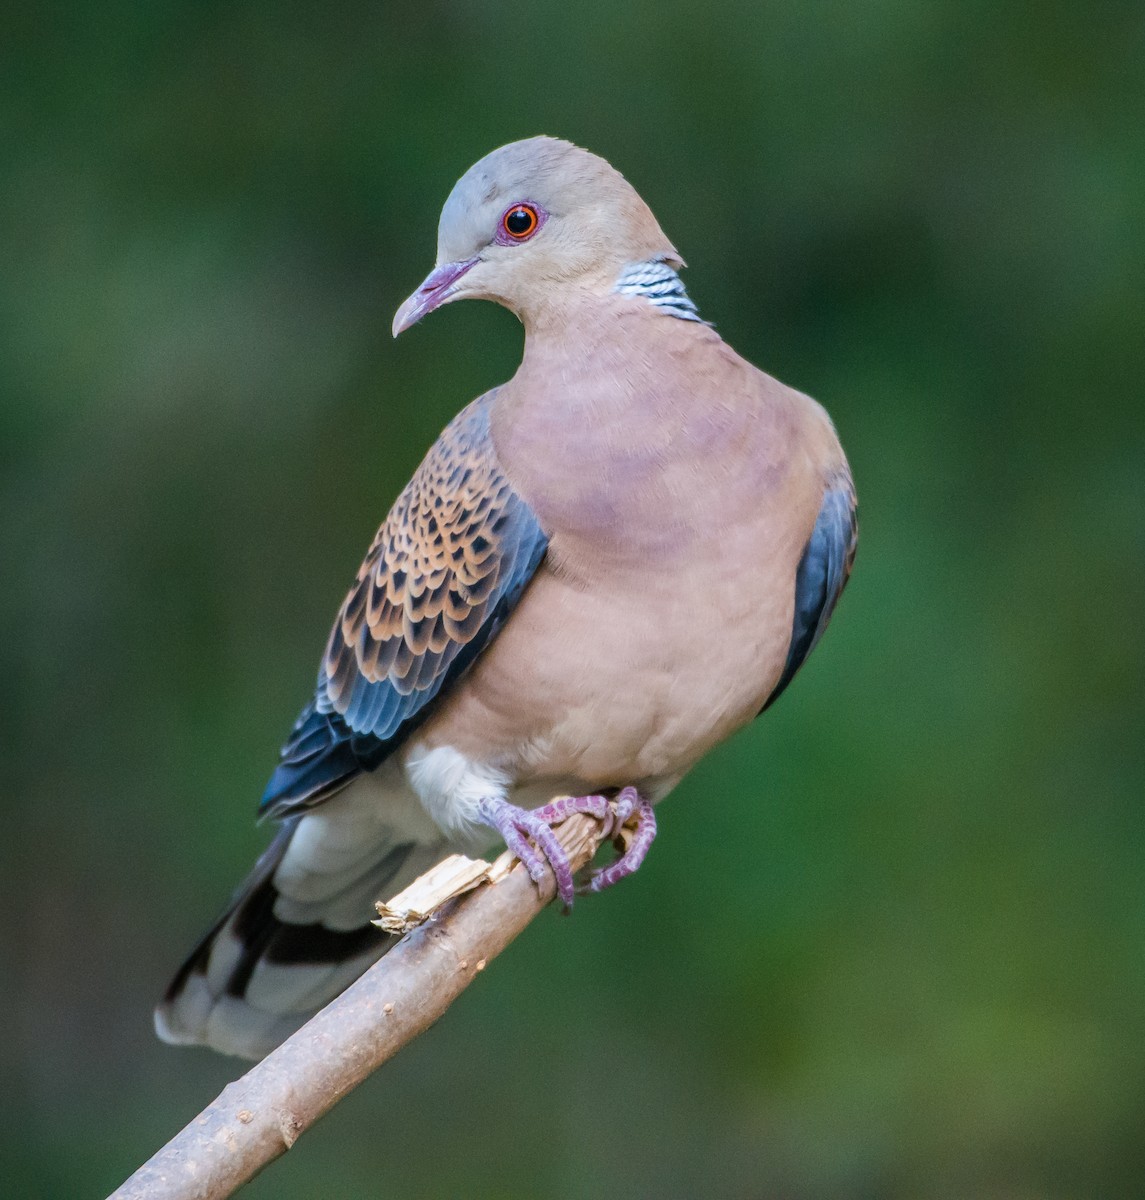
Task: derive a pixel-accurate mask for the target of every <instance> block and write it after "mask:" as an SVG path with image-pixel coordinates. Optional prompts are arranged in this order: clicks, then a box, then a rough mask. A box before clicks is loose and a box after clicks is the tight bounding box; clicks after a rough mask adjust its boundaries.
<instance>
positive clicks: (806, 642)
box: [760, 472, 859, 712]
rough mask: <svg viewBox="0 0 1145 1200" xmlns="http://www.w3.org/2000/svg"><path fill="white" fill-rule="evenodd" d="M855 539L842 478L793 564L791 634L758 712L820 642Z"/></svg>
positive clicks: (847, 479)
mask: <svg viewBox="0 0 1145 1200" xmlns="http://www.w3.org/2000/svg"><path fill="white" fill-rule="evenodd" d="M858 538H859V525H858V513H857V508H856V502H855V485H854V484H853V483H852V481H851V476H850V474H849V473H847V472H845V473H844V474H842V475H841V476H839V477H837V478H836V479H835V480H834V481H833V482H832V484H831V485H830V486H829V487H828V488H827V491H826V492H825V493H824V496H823V503H822V505H821V506H820V508H819V516H818V517H817V518H816V520H815V528H814V529H813V530H812V531H811V537H810V538H809V539H808V542H807V545H806V547H805V548H804V551H803V556H802V558H800V560H799V566H798V568H797V570H796V572H795V617H794V619H793V621H792V628H791V648H790V649H789V650H788V652H787V662H786V664H785V666H784V668H783V674H782V675H781V676H780V678H779V682H778V683H777V684H776V685H775V688H774V690H773V691H772V693H771V695H770V696H769V697H768V698H767V703H766V704H765V705H764V706H763V709H761V710H760V711H761V712H763V711H765V710H766V709H768V708H769V707H770V706H771V705H772V704H774V703H775V701H776V700H778V699H779V697H780V695H781V694H782V692H783V690H784V688H786V687H787V685H788V684H789V683H790V682H791V680H792V679H793V678H794V677H795V673H796V672H797V671H798V670H799V668H800V667H801V666H802V665H803V662H804V660H805V659H806V658H807V656H808V655H809V654H810V653H811V651H812V650H814V649H815V645H816V643H817V642H818V641H819V639H820V638H821V637H822V636H823V631H824V630H825V629H826V628H827V623H828V621H830V620H831V614H832V612H834V610H835V605H836V603H837V602H838V599H839V597H840V596H841V595H842V593H843V588H844V587H846V585H847V580H848V579H849V578H850V575H851V566H852V564H853V563H854V561H855V547H856V544H857V542H858Z"/></svg>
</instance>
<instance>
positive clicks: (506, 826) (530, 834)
mask: <svg viewBox="0 0 1145 1200" xmlns="http://www.w3.org/2000/svg"><path fill="white" fill-rule="evenodd" d="M477 812H478V815H479V817H480V818H481V820H482V821H484V822H485V824H486V825H489V826H492V828H494V829H496V830H497V832H498V833H499V834H500V835H501V837H502V838H503V839H504V841H505V845H506V846H508V847H509V849H510V850H512V852H513V853H514V854H515V855H516V856H517V857H518V858H519V859H520V860H521V862H523V863H524V864H525V870H526V871H528V872H529V878H530V879H531V880H532V881H533V882H534V883H536V884H540V883H542V882H543V881H544V878H545V870H546V862H547V864H548V867H549V868H551V869H552V872H553V878H554V879H555V880H556V882H557V895H558V896H560V898H561V903H562V904H563V905H564V906H565V907H566V908H572V902H573V896H574V895H575V894H576V889H575V888H574V886H573V872H572V864H571V863H570V862H569V856H568V855H567V854H566V853H565V851H564V847H563V846H562V845H561V844H560V842H558V841H557V837H556V834H554V833H553V831H552V829H551V828H550V826H549V821H548V820H546V819H545V817H544V816H543V815H542V813H543V810H542V809H537V810H536V811H535V812H534V811H530V810H529V809H527V808H518V807H517V805H515V804H510V803H509V801H508V800H503V799H501V798H500V797H499V796H491V797H489V798H488V799H486V800H482V801H481V804H480V805H479V806H478V809H477ZM530 838H532V839H533V842H534V843H536V844H535V845H531V844H530V843H529V839H530Z"/></svg>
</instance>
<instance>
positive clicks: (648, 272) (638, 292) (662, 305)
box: [613, 260, 708, 325]
mask: <svg viewBox="0 0 1145 1200" xmlns="http://www.w3.org/2000/svg"><path fill="white" fill-rule="evenodd" d="M613 290H614V291H616V292H619V293H620V294H621V295H622V296H639V297H641V298H642V299H644V300H647V301H648V303H649V304H653V305H655V306H656V307H657V308H658V309H660V311H661V312H663V313H665V314H667V315H668V316H670V317H679V318H680V320H682V321H699V322H700V323H701V324H702V325H706V324H708V322H707V321H705V320H704V319H703V317H701V316H700V314H699V313H698V312H697V311H696V305H695V304H694V302H693V301H692V298H691V297H690V296H689V295H688V293H687V292H686V291H685V290H684V284H683V281H682V280H681V279H680V276H679V275H677V274H676V272H675V271H674V270H673V269H672V268H671V267H670V266H668V264H667V263H665V262H658V261H656V260H652V261H650V262H638V263H631V264H630V265H629V266H627V267H625V268H624V270H623V271H621V272H620V276H619V277H618V279H617V280H616V286H615V287H614V288H613Z"/></svg>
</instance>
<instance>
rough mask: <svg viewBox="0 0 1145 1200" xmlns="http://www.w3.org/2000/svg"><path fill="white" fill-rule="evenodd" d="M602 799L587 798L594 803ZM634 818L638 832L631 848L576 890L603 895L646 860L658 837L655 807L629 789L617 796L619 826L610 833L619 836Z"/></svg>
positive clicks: (630, 845)
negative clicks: (653, 841) (653, 809)
mask: <svg viewBox="0 0 1145 1200" xmlns="http://www.w3.org/2000/svg"><path fill="white" fill-rule="evenodd" d="M599 798H600V797H598V796H590V797H585V799H592V800H596V799H599ZM633 815H635V817H636V829H635V831H634V832H633V835H632V841H631V843H630V844H629V847H628V849H627V850H625V851H624V853H623V854H622V855H621V856H620V857H619V858H618V859H617V860H616V861H615V862H611V863H609V864H608V866H607V867H602V868H601V869H600V870H599V871H593V873H592V874H591V875H590V876H589V879H588V882H587V883H585V884H584V885H582V886H581V887H579V888H577V891H578V892H581V893H584V892H603V891H604V889H605V888H606V887H612V885H613V884H614V883H618V882H619V881H620V880H621V879H623V878H625V876H627V875H631V874H632V873H633V871H635V870H636V869H637V868H638V867H639V866H640V864H641V863H642V862H643V861H644V856H645V855H646V854H647V853H648V847H649V846H651V845H652V840H653V839H654V838H655V836H656V814H655V813H654V812H653V811H652V805H651V804H650V803H649V802H648V801H647V800H645V799H644V798H643V797H642V796H641V795H640V793H639V792H638V791H637V790H636V789H635V788H634V787H626V788H623V789H622V790H621V792H620V794H619V795H618V796H617V797H616V823H615V824H614V825H613V827H612V830H611V831H610V832H612V833H614V834H619V833H620V831H621V829H623V828H624V826H625V825H626V824H628V822H629V821H630V820H631V818H632V817H633Z"/></svg>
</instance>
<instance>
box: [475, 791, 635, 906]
mask: <svg viewBox="0 0 1145 1200" xmlns="http://www.w3.org/2000/svg"><path fill="white" fill-rule="evenodd" d="M478 813H479V815H480V817H481V820H482V821H484V822H485V824H486V825H489V826H491V827H492V828H493V829H496V830H497V832H498V833H499V834H500V835H501V837H502V838H503V839H504V842H505V845H506V846H508V848H509V849H510V850H511V851H512V852H513V853H514V854H515V855H516V856H517V857H518V858H519V859H520V860H521V862H523V863H524V864H525V869H526V870H527V871H528V872H529V878H530V879H532V880H533V882H534V883H538V884H539V883H541V882H542V881H543V880H544V878H545V871H546V869H551V870H552V872H553V878H554V879H555V880H556V884H557V895H558V896H559V897H560V899H561V903H562V904H563V905H564V906H565V908H566V909H571V908H572V903H573V896H574V895H575V894H576V893H577V892H581V893H584V892H601V891H603V890H604V889H605V888H606V887H611V886H612V885H613V884H614V883H616V882H618V881H619V880H621V879H623V878H624V877H625V876H626V875H631V874H632V872H633V871H635V870H636V868H637V867H639V866H640V864H641V863H642V862H643V861H644V856H645V855H646V854H647V853H648V847H649V846H651V845H652V839H653V838H654V837H655V836H656V817H655V814H654V813H653V811H652V805H651V804H649V803H648V801H647V800H645V799H643V798H642V797H641V796H640V793H639V792H637V790H636V789H635V788H634V787H626V788H623V789H622V790H621V791H620V793H619V794H618V795H617V797H616V800H615V803H614V804H609V802H608V801H607V800H606V799H605V798H604V797H603V796H563V797H562V798H561V799H559V800H553V801H551V802H550V803H549V804H545V805H543V806H542V807H541V808H536V809H532V810H530V809H527V808H518V807H517V805H515V804H510V803H509V801H508V800H503V799H501V798H500V797H496V796H494V797H490V798H488V799H486V800H483V801H482V802H481V805H480V807H479V808H478ZM574 813H588V814H589V816H592V817H596V818H597V820H600V821H607V822H609V823H608V825H607V826H606V828H605V836H606V837H612V838H614V839H616V838H618V837H619V834H620V831H621V829H623V828H624V826H625V825H626V824H627V823H628V822H629V821H630V820H631V819H632V817H633V816H635V817H636V828H635V830H634V832H633V835H632V840H631V843H630V844H629V846H628V849H627V850H625V851H624V853H623V854H621V856H620V857H619V858H618V859H617V860H616V861H615V862H613V863H609V865H608V866H607V867H603V868H601V869H600V870H599V871H594V872H593V873H592V874H591V875H590V876H589V879H588V882H587V883H585V884H584V885H583V886H582V887H579V888H577V887H574V884H573V872H572V864H571V863H570V862H569V858H568V855H567V854H566V853H565V851H564V847H563V846H561V844H560V842H559V841H557V838H556V835H555V834H554V833H553V831H552V826H553V825H557V824H559V823H560V822H561V821H564V820H566V819H567V818H568V817H571V816H572V815H573V814H574ZM530 839H532V840H531V841H530Z"/></svg>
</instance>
